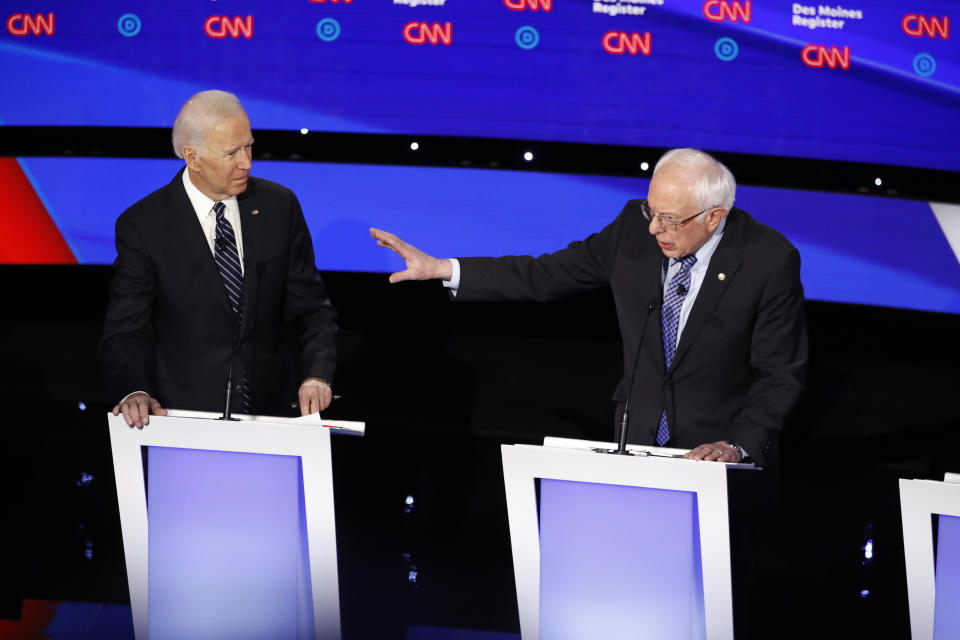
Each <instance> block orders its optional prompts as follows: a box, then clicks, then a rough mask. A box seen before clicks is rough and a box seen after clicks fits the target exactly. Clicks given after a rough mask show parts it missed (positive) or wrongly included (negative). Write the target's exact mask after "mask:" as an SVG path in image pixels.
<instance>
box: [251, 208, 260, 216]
mask: <svg viewBox="0 0 960 640" xmlns="http://www.w3.org/2000/svg"><path fill="white" fill-rule="evenodd" d="M258 213H260V209H254V210H253V211H251V212H250V215H252V216H255V215H257V214H258Z"/></svg>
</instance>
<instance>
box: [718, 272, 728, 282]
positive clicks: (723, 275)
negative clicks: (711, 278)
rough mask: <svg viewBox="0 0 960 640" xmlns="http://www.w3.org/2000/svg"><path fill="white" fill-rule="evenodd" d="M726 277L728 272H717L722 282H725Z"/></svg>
mask: <svg viewBox="0 0 960 640" xmlns="http://www.w3.org/2000/svg"><path fill="white" fill-rule="evenodd" d="M726 279H727V274H725V273H718V274H717V280H719V281H720V282H723V281H724V280H726Z"/></svg>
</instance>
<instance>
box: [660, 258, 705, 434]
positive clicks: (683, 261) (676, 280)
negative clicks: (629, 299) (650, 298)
mask: <svg viewBox="0 0 960 640" xmlns="http://www.w3.org/2000/svg"><path fill="white" fill-rule="evenodd" d="M696 261H697V256H695V255H693V254H692V253H691V254H689V255H686V256H684V257H682V258H680V271H678V272H677V273H675V274H674V276H673V279H671V280H670V284H668V285H667V290H666V291H665V292H664V294H663V307H662V309H661V311H660V319H661V320H662V321H663V323H662V324H663V358H664V362H665V364H666V367H667V372H668V373H669V371H670V365H672V364H673V355H674V353H676V351H677V328H678V327H679V325H680V309H681V308H682V307H683V301H684V299H685V298H686V297H687V291H688V290H689V289H690V268H691V267H693V263H695V262H696ZM668 440H670V426H669V425H668V424H667V412H666V410H664V412H663V413H661V414H660V424H659V426H658V427H657V445H658V446H661V447H662V446H663V445H665V444H666V443H667V441H668Z"/></svg>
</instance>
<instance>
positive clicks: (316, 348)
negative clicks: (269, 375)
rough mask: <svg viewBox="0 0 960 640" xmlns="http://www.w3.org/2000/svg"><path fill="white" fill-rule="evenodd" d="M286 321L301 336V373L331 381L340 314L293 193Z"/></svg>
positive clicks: (285, 309) (285, 302)
mask: <svg viewBox="0 0 960 640" xmlns="http://www.w3.org/2000/svg"><path fill="white" fill-rule="evenodd" d="M292 207H293V211H292V214H293V216H292V220H291V226H290V254H289V255H290V262H289V265H288V272H287V291H286V296H285V299H284V309H283V314H284V321H285V322H286V323H287V324H288V325H290V326H292V327H293V329H294V332H295V335H296V336H297V338H298V339H299V346H300V367H301V377H302V378H308V377H319V378H323V379H325V380H327V381H329V382H332V381H333V374H334V371H335V369H336V363H337V345H336V337H337V324H336V317H337V314H336V312H335V311H334V309H333V305H332V304H331V302H330V297H329V296H328V295H327V288H326V285H324V283H323V280H322V279H321V278H320V274H319V272H318V271H317V267H316V260H315V257H314V253H313V242H312V240H311V239H310V231H309V230H308V229H307V223H306V221H305V220H304V218H303V210H302V209H301V208H300V202H299V201H298V200H297V198H296V196H293V204H292Z"/></svg>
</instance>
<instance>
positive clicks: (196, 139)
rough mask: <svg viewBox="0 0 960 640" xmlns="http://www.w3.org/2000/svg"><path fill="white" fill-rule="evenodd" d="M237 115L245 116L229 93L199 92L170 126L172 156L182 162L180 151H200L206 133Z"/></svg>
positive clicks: (239, 105)
mask: <svg viewBox="0 0 960 640" xmlns="http://www.w3.org/2000/svg"><path fill="white" fill-rule="evenodd" d="M238 113H245V112H244V110H243V106H242V105H241V104H240V99H239V98H237V96H235V95H233V94H232V93H228V92H226V91H219V90H216V89H211V90H210V91H201V92H200V93H198V94H196V95H195V96H193V97H192V98H190V99H189V100H187V103H186V104H185V105H183V108H182V109H180V114H179V115H177V119H176V120H175V121H174V123H173V152H174V153H175V154H177V157H178V158H183V148H184V147H186V146H191V147H197V148H202V147H203V144H204V141H205V140H206V138H207V132H209V131H210V129H213V128H214V127H216V126H217V125H218V124H220V123H221V122H223V121H224V120H226V119H227V118H231V117H233V116H235V115H237V114H238Z"/></svg>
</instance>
